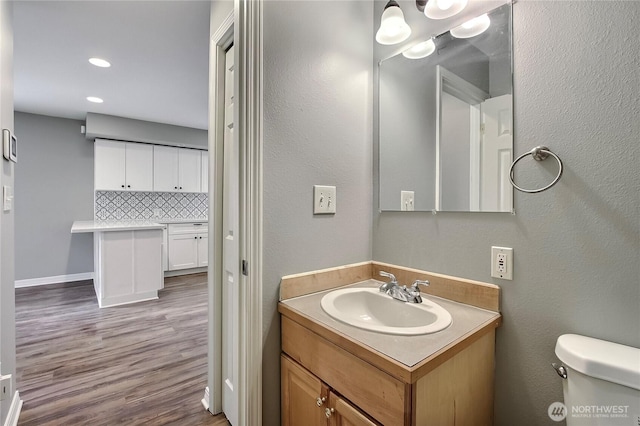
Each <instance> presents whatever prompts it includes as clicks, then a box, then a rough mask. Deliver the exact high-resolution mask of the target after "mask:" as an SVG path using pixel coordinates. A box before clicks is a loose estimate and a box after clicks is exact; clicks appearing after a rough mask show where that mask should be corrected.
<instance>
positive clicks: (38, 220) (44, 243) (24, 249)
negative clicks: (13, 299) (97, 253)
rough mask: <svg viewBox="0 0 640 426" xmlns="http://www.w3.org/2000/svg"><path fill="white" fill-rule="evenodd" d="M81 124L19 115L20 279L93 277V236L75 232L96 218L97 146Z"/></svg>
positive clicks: (17, 215) (16, 223)
mask: <svg viewBox="0 0 640 426" xmlns="http://www.w3.org/2000/svg"><path fill="white" fill-rule="evenodd" d="M81 124H82V122H80V121H76V120H69V119H66V118H55V117H48V116H44V115H36V114H27V113H23V112H16V113H15V126H16V135H17V136H18V142H19V162H18V165H17V167H16V203H15V207H16V220H15V234H16V243H15V244H16V245H15V248H16V280H23V279H28V278H41V277H50V276H57V275H68V274H77V273H87V272H93V234H74V235H71V232H70V230H71V225H72V223H73V221H74V220H92V219H93V142H92V141H88V140H86V139H85V137H84V135H82V134H81V133H80V125H81Z"/></svg>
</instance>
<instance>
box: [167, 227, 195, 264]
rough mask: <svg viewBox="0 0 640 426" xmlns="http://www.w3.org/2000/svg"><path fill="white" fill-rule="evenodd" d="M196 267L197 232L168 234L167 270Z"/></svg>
mask: <svg viewBox="0 0 640 426" xmlns="http://www.w3.org/2000/svg"><path fill="white" fill-rule="evenodd" d="M197 267H198V234H178V235H169V270H170V271H175V270H178V269H188V268H197Z"/></svg>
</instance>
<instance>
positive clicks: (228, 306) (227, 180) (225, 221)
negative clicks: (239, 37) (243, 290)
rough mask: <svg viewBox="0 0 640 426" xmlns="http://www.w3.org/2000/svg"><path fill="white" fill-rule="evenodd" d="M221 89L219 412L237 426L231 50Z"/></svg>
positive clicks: (235, 177) (237, 250)
mask: <svg viewBox="0 0 640 426" xmlns="http://www.w3.org/2000/svg"><path fill="white" fill-rule="evenodd" d="M225 56H226V60H225V85H224V86H225V88H224V92H225V93H224V107H225V108H224V109H225V114H224V115H225V117H224V123H225V129H224V174H223V176H224V185H223V187H224V189H223V195H222V197H223V200H222V205H223V218H222V227H223V235H224V246H223V253H222V257H223V259H222V264H223V269H224V271H223V278H222V380H223V383H222V411H223V412H224V414H225V416H227V420H229V423H231V424H232V425H234V426H238V389H237V385H238V337H239V336H238V335H239V328H238V321H239V317H238V315H239V298H238V293H239V292H238V284H239V281H240V246H239V244H238V242H239V236H238V230H239V203H240V197H239V188H240V186H239V175H240V165H239V149H238V141H237V138H235V137H234V132H233V124H234V117H233V81H234V78H233V46H231V47H230V48H229V50H227V53H226V55H225Z"/></svg>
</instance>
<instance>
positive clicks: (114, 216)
mask: <svg viewBox="0 0 640 426" xmlns="http://www.w3.org/2000/svg"><path fill="white" fill-rule="evenodd" d="M95 197H96V198H95V204H94V211H95V218H96V220H123V219H156V218H162V219H206V218H207V215H208V212H209V197H208V194H204V193H191V192H134V191H122V192H121V191H96V192H95ZM156 209H159V215H154V210H156Z"/></svg>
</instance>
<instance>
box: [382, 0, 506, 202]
mask: <svg viewBox="0 0 640 426" xmlns="http://www.w3.org/2000/svg"><path fill="white" fill-rule="evenodd" d="M488 18H489V20H490V25H489V28H488V29H486V31H484V32H482V33H480V34H477V35H473V36H471V37H468V38H456V37H454V36H453V35H451V33H450V32H447V33H444V34H441V35H440V36H438V37H436V38H435V40H434V41H435V46H436V50H435V52H434V53H433V54H431V55H430V56H427V57H425V58H422V59H408V58H407V57H405V56H403V55H396V56H394V57H392V58H389V59H387V60H384V61H382V62H381V63H380V72H379V109H380V111H379V112H380V114H379V126H380V127H379V130H380V132H379V135H380V166H379V167H380V170H379V172H380V210H422V211H425V210H426V211H430V210H434V209H435V210H439V211H482V212H511V211H512V194H513V189H512V187H511V185H510V184H509V180H508V172H509V166H510V164H511V159H512V145H513V137H512V121H513V120H512V115H513V114H512V72H511V5H510V4H506V5H504V6H501V7H499V8H497V9H495V10H493V11H492V12H490V13H489V14H488ZM485 22H486V20H485ZM461 27H462V26H461ZM454 33H456V34H458V37H462V36H464V35H465V34H464V31H458V32H456V31H455V30H454ZM467 34H473V33H472V32H469V31H467Z"/></svg>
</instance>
